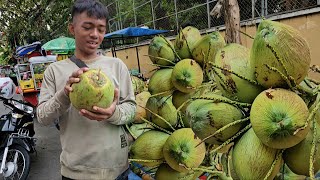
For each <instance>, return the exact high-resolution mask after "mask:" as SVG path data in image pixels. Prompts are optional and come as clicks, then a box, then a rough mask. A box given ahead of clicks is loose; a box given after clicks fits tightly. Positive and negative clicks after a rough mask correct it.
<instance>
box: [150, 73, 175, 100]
mask: <svg viewBox="0 0 320 180" xmlns="http://www.w3.org/2000/svg"><path fill="white" fill-rule="evenodd" d="M172 71H173V70H172V69H159V70H157V71H156V72H155V73H153V75H152V76H151V77H150V80H149V84H148V91H149V92H150V93H151V94H152V95H155V94H159V93H160V95H159V96H167V95H169V94H171V93H170V92H169V91H171V90H174V86H173V84H172V82H171V74H172ZM163 92H167V93H164V94H161V93H163Z"/></svg>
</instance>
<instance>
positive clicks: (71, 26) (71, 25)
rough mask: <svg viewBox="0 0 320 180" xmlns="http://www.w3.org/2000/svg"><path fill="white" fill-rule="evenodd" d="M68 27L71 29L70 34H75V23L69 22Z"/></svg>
mask: <svg viewBox="0 0 320 180" xmlns="http://www.w3.org/2000/svg"><path fill="white" fill-rule="evenodd" d="M68 29H69V32H70V34H72V35H73V36H74V25H73V23H69V26H68Z"/></svg>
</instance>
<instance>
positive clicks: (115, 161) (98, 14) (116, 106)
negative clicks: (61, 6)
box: [37, 0, 136, 180]
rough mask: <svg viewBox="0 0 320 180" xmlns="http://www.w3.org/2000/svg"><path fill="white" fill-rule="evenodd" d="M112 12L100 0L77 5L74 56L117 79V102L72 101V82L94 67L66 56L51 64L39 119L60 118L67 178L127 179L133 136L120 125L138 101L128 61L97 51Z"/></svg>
mask: <svg viewBox="0 0 320 180" xmlns="http://www.w3.org/2000/svg"><path fill="white" fill-rule="evenodd" d="M106 19H107V12H106V9H105V6H104V5H103V4H101V3H100V2H98V1H96V0H78V1H76V2H75V4H74V6H73V8H72V22H71V23H70V25H69V30H70V33H71V34H73V35H74V37H75V40H76V49H75V57H76V58H77V59H79V60H81V61H83V62H84V63H85V64H86V65H87V66H88V67H89V68H90V69H91V68H92V69H93V68H96V69H98V68H101V70H102V71H103V72H104V73H105V74H106V75H107V76H108V77H109V78H110V79H111V80H112V81H113V83H114V85H115V87H116V90H115V95H114V102H113V104H112V105H111V106H110V107H109V108H106V109H103V108H100V107H93V108H94V109H95V110H94V112H90V111H87V110H85V109H81V110H80V111H79V110H77V109H75V108H74V107H73V106H72V104H71V103H70V99H69V93H70V92H71V91H72V84H73V83H77V82H79V81H80V79H79V75H81V74H82V73H84V72H85V71H87V70H88V69H89V68H79V67H78V66H77V65H76V64H75V63H74V62H73V61H71V60H70V59H66V60H63V61H59V62H55V63H52V64H50V66H49V67H48V68H47V69H46V71H45V73H44V79H43V83H42V87H41V92H40V96H39V106H38V108H37V117H38V121H39V122H40V123H41V124H44V125H51V124H53V123H54V121H55V120H56V119H57V118H59V125H60V140H61V146H62V153H61V155H60V162H61V174H62V176H63V179H85V180H90V179H110V180H114V179H126V178H127V177H126V175H127V172H128V171H127V169H128V137H127V134H126V133H125V131H124V128H123V127H122V126H121V125H123V124H125V123H128V122H130V121H131V120H132V119H133V116H134V113H135V108H136V103H135V98H134V93H133V89H132V87H131V79H130V75H129V72H128V69H127V67H126V66H125V64H124V63H123V62H122V61H121V60H119V59H116V58H111V57H105V56H101V55H99V53H97V49H98V47H99V45H100V44H101V42H102V40H103V38H104V34H105V33H106Z"/></svg>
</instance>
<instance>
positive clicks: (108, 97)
mask: <svg viewBox="0 0 320 180" xmlns="http://www.w3.org/2000/svg"><path fill="white" fill-rule="evenodd" d="M79 78H80V82H78V83H73V84H72V86H71V87H72V92H70V94H69V97H70V101H71V103H72V105H73V106H74V107H75V108H77V109H78V110H80V109H86V110H89V111H93V106H98V107H101V108H108V107H109V106H110V105H111V104H112V102H113V98H114V89H115V87H114V85H113V82H112V81H111V80H110V78H109V77H108V76H107V75H106V74H105V73H103V72H102V71H101V70H98V69H90V70H88V71H86V72H84V73H83V74H81V75H80V77H79Z"/></svg>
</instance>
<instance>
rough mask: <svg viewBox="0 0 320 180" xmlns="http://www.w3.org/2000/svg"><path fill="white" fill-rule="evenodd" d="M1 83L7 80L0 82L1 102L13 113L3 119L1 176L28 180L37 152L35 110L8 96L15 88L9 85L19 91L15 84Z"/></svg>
mask: <svg viewBox="0 0 320 180" xmlns="http://www.w3.org/2000/svg"><path fill="white" fill-rule="evenodd" d="M1 82H3V80H2V79H1V78H0V90H1V91H0V100H1V101H2V102H3V105H4V106H6V107H7V108H9V109H10V110H11V111H10V112H9V113H6V114H4V115H2V116H1V117H0V158H1V167H0V176H2V177H3V178H4V179H19V180H20V179H21V180H25V179H27V177H28V175H29V171H30V155H29V153H33V152H36V150H35V142H36V138H34V137H33V136H34V134H35V131H34V125H33V118H34V113H33V111H34V109H33V107H32V106H30V105H28V103H25V102H23V101H20V100H16V99H13V98H12V97H13V95H12V94H10V92H9V93H8V91H11V88H12V87H8V85H9V86H14V88H15V85H14V84H13V85H11V84H10V83H11V82H12V81H11V82H10V80H9V81H6V82H5V83H2V84H1ZM12 83H13V82H12ZM8 89H9V90H8ZM14 92H15V91H14V90H12V93H13V94H14Z"/></svg>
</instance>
